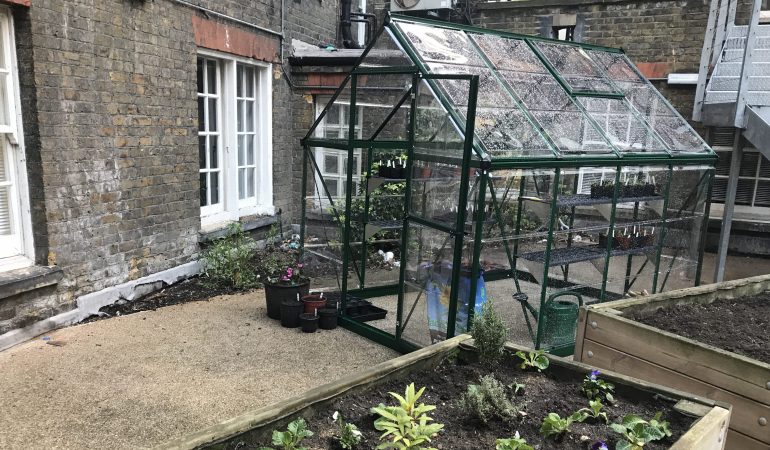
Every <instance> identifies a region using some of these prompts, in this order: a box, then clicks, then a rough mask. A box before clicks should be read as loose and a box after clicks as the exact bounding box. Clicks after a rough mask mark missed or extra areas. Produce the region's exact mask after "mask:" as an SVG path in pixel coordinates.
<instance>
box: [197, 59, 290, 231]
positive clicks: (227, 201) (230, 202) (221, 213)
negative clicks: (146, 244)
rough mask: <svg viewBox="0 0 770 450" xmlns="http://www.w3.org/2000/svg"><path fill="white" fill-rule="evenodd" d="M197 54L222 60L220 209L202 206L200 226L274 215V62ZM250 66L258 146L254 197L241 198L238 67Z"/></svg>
mask: <svg viewBox="0 0 770 450" xmlns="http://www.w3.org/2000/svg"><path fill="white" fill-rule="evenodd" d="M197 55H198V56H200V57H204V58H210V59H216V60H218V61H219V64H218V66H219V71H220V77H219V78H220V86H219V88H220V89H219V92H220V101H219V113H218V114H219V124H220V132H221V142H220V144H219V149H220V150H219V157H220V167H221V168H222V180H221V181H220V189H221V193H220V200H221V202H220V203H221V208H214V209H209V208H210V207H201V226H202V227H203V228H204V230H208V229H214V228H217V227H219V225H222V224H226V223H229V222H233V221H236V220H238V219H239V218H240V217H243V216H249V215H274V214H275V206H274V204H273V151H272V149H273V124H272V117H273V114H272V111H273V96H272V93H273V84H272V76H271V75H272V70H273V65H272V64H270V63H266V62H263V61H257V60H254V59H249V58H244V57H239V56H235V55H232V54H229V53H223V52H218V51H214V50H208V49H202V48H199V49H198V51H197ZM239 64H240V65H248V66H252V67H253V68H254V69H255V74H256V75H255V76H256V77H257V82H256V84H257V85H256V90H255V94H256V96H257V110H256V114H255V117H254V120H255V122H256V125H255V130H256V133H257V142H256V145H257V149H256V161H255V162H256V164H257V168H256V171H255V178H256V180H255V194H256V195H255V197H251V198H249V199H244V200H239V198H238V131H237V115H236V112H237V111H236V107H237V100H236V95H237V82H238V79H237V76H238V73H237V66H238V65H239Z"/></svg>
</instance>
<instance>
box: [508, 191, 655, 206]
mask: <svg viewBox="0 0 770 450" xmlns="http://www.w3.org/2000/svg"><path fill="white" fill-rule="evenodd" d="M523 199H524V200H529V201H533V202H538V203H549V204H550V203H551V201H552V199H551V198H549V197H543V198H539V197H523ZM660 200H663V196H662V195H647V196H642V197H618V199H617V202H618V203H636V202H654V201H660ZM609 204H612V197H601V198H592V197H591V196H590V195H588V194H577V195H563V196H559V197H558V198H557V199H556V206H590V205H609Z"/></svg>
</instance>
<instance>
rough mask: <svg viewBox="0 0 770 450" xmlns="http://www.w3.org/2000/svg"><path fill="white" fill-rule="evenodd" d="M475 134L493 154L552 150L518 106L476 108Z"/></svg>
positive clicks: (524, 153)
mask: <svg viewBox="0 0 770 450" xmlns="http://www.w3.org/2000/svg"><path fill="white" fill-rule="evenodd" d="M476 136H478V138H479V139H481V141H482V142H483V143H484V146H485V147H486V148H487V151H489V154H490V156H491V157H493V158H514V157H518V156H528V155H552V154H553V153H552V152H551V149H550V147H549V145H548V144H547V143H546V141H545V139H544V138H543V137H542V136H541V135H540V133H538V132H537V131H536V130H535V128H534V127H533V125H532V124H531V123H530V122H529V121H528V120H527V118H526V116H525V115H524V113H522V112H521V111H519V110H517V109H502V108H480V109H478V110H476Z"/></svg>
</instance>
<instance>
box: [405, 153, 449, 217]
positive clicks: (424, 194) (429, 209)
mask: <svg viewBox="0 0 770 450" xmlns="http://www.w3.org/2000/svg"><path fill="white" fill-rule="evenodd" d="M461 176H462V170H461V169H460V167H458V166H455V165H451V164H443V163H433V162H428V161H420V160H416V161H415V162H414V165H413V173H412V184H411V189H412V195H411V199H412V202H411V203H412V204H411V205H410V207H409V210H410V211H411V214H413V215H415V216H417V217H421V218H423V219H428V220H431V221H433V222H437V223H440V224H443V225H445V226H448V227H450V228H455V225H456V220H457V214H458V208H459V206H458V204H457V198H458V196H459V195H460V177H461Z"/></svg>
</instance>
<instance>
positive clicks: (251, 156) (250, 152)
mask: <svg viewBox="0 0 770 450" xmlns="http://www.w3.org/2000/svg"><path fill="white" fill-rule="evenodd" d="M254 138H256V136H255V135H253V134H252V135H248V136H246V145H247V147H246V158H247V159H246V163H247V164H248V165H250V166H253V165H254V160H255V159H256V158H255V153H256V152H255V151H254Z"/></svg>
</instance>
